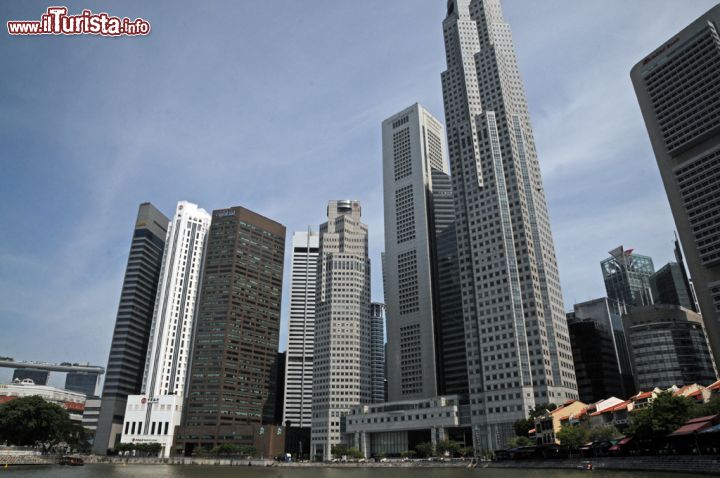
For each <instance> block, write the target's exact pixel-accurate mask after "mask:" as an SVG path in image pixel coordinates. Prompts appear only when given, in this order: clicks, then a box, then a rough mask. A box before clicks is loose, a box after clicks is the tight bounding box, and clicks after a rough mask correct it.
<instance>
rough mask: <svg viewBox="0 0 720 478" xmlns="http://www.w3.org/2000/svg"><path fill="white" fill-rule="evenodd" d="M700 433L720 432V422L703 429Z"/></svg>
mask: <svg viewBox="0 0 720 478" xmlns="http://www.w3.org/2000/svg"><path fill="white" fill-rule="evenodd" d="M700 433H720V424H718V425H715V426H714V427H710V428H708V429H707V430H703V431H701V432H700Z"/></svg>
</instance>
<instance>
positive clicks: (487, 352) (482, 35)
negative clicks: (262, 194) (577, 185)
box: [442, 0, 577, 449]
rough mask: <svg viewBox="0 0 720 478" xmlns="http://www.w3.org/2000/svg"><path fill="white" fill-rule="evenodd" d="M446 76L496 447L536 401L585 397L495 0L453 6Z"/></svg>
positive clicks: (467, 319)
mask: <svg viewBox="0 0 720 478" xmlns="http://www.w3.org/2000/svg"><path fill="white" fill-rule="evenodd" d="M447 5H448V8H447V17H446V18H445V21H444V22H443V31H444V37H445V51H446V58H447V70H446V71H445V72H443V74H442V84H443V99H444V103H445V121H446V123H447V124H446V125H445V126H446V129H447V138H448V150H449V155H450V170H451V173H452V184H453V194H454V201H455V227H456V235H457V246H458V263H459V269H460V291H461V293H462V301H463V318H464V324H465V337H466V342H465V343H466V356H467V368H468V382H469V384H468V385H469V399H470V407H471V421H472V424H473V431H474V445H475V447H476V449H495V448H497V447H498V446H502V445H504V444H505V443H506V441H507V439H508V438H510V437H511V436H513V435H514V431H513V427H512V424H513V422H515V421H516V420H517V419H520V418H524V417H525V416H526V415H527V414H528V413H529V411H530V409H531V408H532V407H534V406H535V404H536V403H546V402H552V403H558V404H559V403H563V402H565V401H567V400H569V399H576V398H577V390H576V383H575V372H574V370H573V362H572V351H571V347H570V338H569V335H568V330H567V321H566V318H565V312H564V305H563V299H562V292H561V289H560V278H559V275H558V270H557V260H556V257H555V246H554V244H553V239H552V235H551V232H550V219H549V217H548V211H547V205H546V200H545V193H544V191H543V186H542V179H541V175H540V167H539V164H538V159H537V154H536V150H535V144H534V138H533V131H532V127H531V125H530V119H529V115H528V110H527V102H526V99H525V92H524V86H523V83H522V80H521V79H520V73H519V70H518V66H517V60H516V57H515V51H514V48H513V41H512V34H511V32H510V26H509V25H508V24H507V23H506V22H505V20H504V19H503V16H502V11H501V7H500V1H499V0H450V1H448V4H447Z"/></svg>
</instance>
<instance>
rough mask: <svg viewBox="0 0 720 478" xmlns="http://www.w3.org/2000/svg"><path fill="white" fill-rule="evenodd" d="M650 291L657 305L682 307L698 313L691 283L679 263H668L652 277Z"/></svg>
mask: <svg viewBox="0 0 720 478" xmlns="http://www.w3.org/2000/svg"><path fill="white" fill-rule="evenodd" d="M650 289H651V290H652V296H653V302H654V303H656V304H674V305H681V306H683V307H685V308H686V309H690V310H692V311H693V312H697V310H695V300H694V298H693V292H692V289H690V283H689V282H687V281H686V277H685V276H684V274H683V271H682V269H681V266H680V264H678V263H677V262H668V263H667V264H665V265H664V266H663V267H661V268H660V269H659V270H658V271H657V272H655V273H654V274H653V275H651V276H650Z"/></svg>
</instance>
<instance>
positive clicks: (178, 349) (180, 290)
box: [122, 201, 211, 457]
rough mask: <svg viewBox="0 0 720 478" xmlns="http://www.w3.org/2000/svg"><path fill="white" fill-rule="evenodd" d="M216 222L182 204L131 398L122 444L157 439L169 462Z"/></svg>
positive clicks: (170, 230) (171, 230)
mask: <svg viewBox="0 0 720 478" xmlns="http://www.w3.org/2000/svg"><path fill="white" fill-rule="evenodd" d="M210 220H211V217H210V214H208V213H207V211H205V210H204V209H201V208H199V207H198V206H197V205H196V204H193V203H190V202H187V201H180V202H179V203H178V204H177V207H176V209H175V214H174V216H173V218H172V220H171V221H170V227H169V228H168V232H167V239H166V241H165V253H164V254H163V260H162V268H161V270H160V283H159V286H158V294H157V299H156V301H155V310H154V313H153V321H152V327H151V329H150V341H149V344H148V353H147V358H146V360H145V373H144V377H143V386H142V390H141V394H138V395H130V396H128V400H127V406H126V409H125V424H124V426H123V436H122V442H123V443H135V442H138V443H143V442H147V441H148V439H151V440H153V441H156V442H158V443H162V444H163V445H164V447H165V448H164V452H163V453H164V456H166V457H167V456H170V451H171V448H172V443H173V437H174V434H175V427H176V426H177V425H179V424H180V417H181V415H182V408H183V403H184V395H185V393H184V392H185V378H186V375H187V367H188V363H189V359H190V346H191V343H192V342H191V341H192V332H193V326H194V320H195V310H196V307H195V304H196V300H197V293H198V290H199V289H200V274H201V270H202V261H203V254H204V252H205V239H206V237H207V232H208V229H209V228H210ZM168 410H170V411H171V413H168ZM161 427H162V428H161Z"/></svg>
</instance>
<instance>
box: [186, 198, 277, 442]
mask: <svg viewBox="0 0 720 478" xmlns="http://www.w3.org/2000/svg"><path fill="white" fill-rule="evenodd" d="M284 253H285V226H283V225H281V224H279V223H277V222H275V221H273V220H271V219H268V218H266V217H263V216H261V215H259V214H257V213H254V212H252V211H250V210H248V209H245V208H242V207H233V208H230V209H221V210H216V211H213V217H212V225H211V226H210V232H209V235H208V238H207V252H206V255H205V263H204V268H203V278H202V288H201V291H200V299H199V301H198V315H197V318H196V330H195V337H194V339H193V352H192V361H191V364H190V373H189V377H188V388H187V393H186V400H187V401H186V406H185V409H184V416H183V422H182V423H183V424H182V426H181V427H180V430H179V431H178V433H177V439H176V443H177V448H178V449H182V450H183V452H184V453H186V454H190V453H192V451H193V450H194V449H195V448H197V447H198V446H203V447H210V448H211V447H213V446H215V445H217V444H219V443H236V444H250V445H251V444H253V440H254V439H255V438H257V437H256V436H254V435H256V432H257V429H256V428H257V427H256V426H257V425H260V424H261V423H263V421H264V418H265V419H269V418H270V417H271V416H272V414H273V413H272V412H273V411H274V406H275V404H274V402H273V403H268V401H271V400H272V399H273V397H274V396H275V395H274V391H273V389H272V385H273V383H274V382H276V377H273V372H274V371H275V370H276V369H277V358H278V343H279V338H280V301H281V293H282V279H283V262H284Z"/></svg>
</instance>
